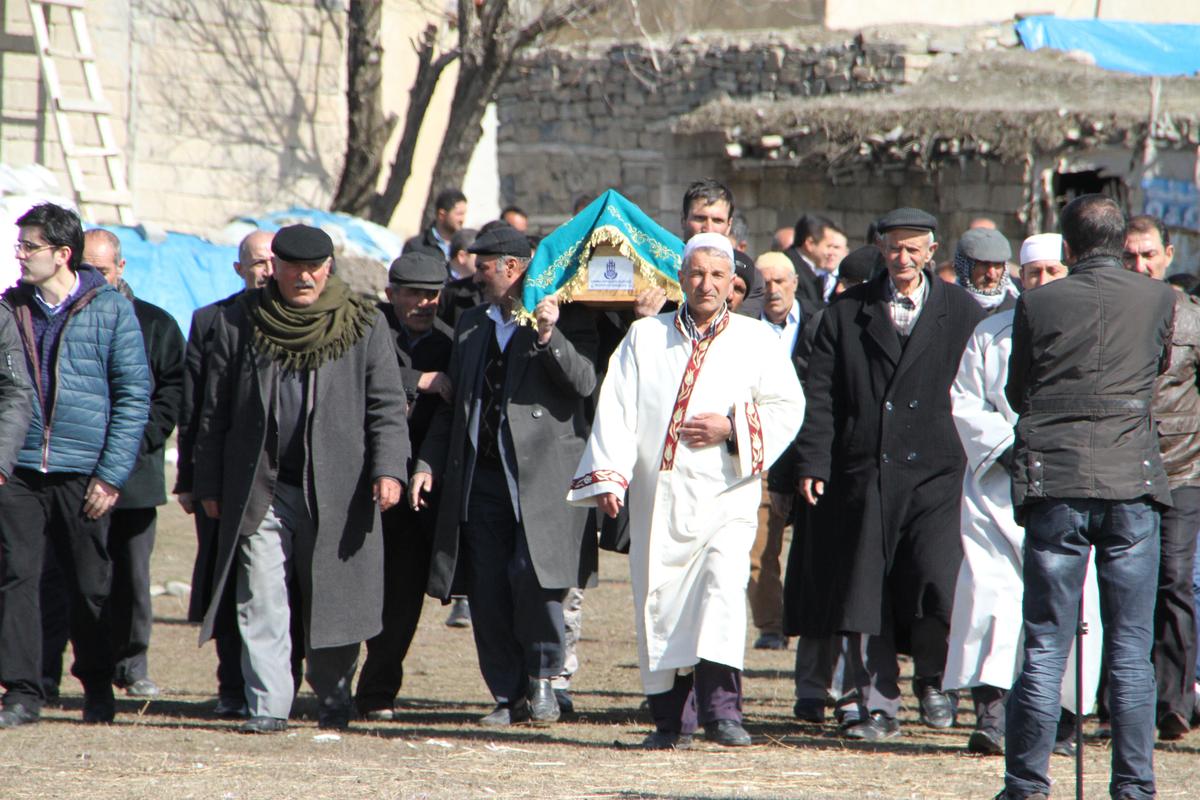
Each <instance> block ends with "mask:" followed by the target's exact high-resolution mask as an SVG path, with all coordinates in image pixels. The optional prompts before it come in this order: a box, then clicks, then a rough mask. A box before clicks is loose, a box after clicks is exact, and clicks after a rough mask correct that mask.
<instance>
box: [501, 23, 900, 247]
mask: <svg viewBox="0 0 1200 800" xmlns="http://www.w3.org/2000/svg"><path fill="white" fill-rule="evenodd" d="M906 58H907V56H906V51H905V46H904V45H903V44H900V43H896V42H885V41H870V40H866V41H864V39H863V38H862V37H853V36H850V35H847V36H846V38H844V39H839V40H836V41H829V40H828V36H826V37H825V40H824V41H822V42H819V43H809V44H805V43H803V41H802V38H801V37H799V36H790V35H781V34H773V35H769V36H762V37H758V38H742V39H725V38H704V39H684V40H682V41H680V42H679V43H677V44H676V45H674V46H672V47H671V48H670V49H669V50H652V49H649V48H647V47H645V46H643V45H636V44H635V45H629V44H607V45H600V44H596V45H590V46H585V45H580V46H574V47H571V48H565V47H564V48H544V49H540V50H536V51H533V52H531V53H529V54H527V55H525V56H524V57H523V58H521V59H520V60H519V61H518V62H517V63H516V64H515V65H514V67H513V69H512V71H511V72H510V74H509V76H508V78H507V80H506V81H505V83H504V84H503V86H502V88H501V90H500V92H499V93H498V97H497V111H498V115H499V121H500V129H499V140H498V152H499V167H500V190H501V195H502V198H501V199H502V202H506V203H517V204H518V205H521V206H523V207H525V208H526V209H527V210H528V211H529V212H530V214H531V216H532V221H533V223H534V224H535V226H538V227H541V228H546V229H548V228H552V227H553V226H555V225H557V224H558V223H560V222H562V221H563V220H564V219H565V218H566V217H568V216H569V215H570V210H571V203H572V200H573V199H574V198H575V197H577V196H579V195H581V194H589V195H592V196H594V195H596V194H598V193H599V192H601V191H603V190H604V189H607V188H610V187H613V188H617V189H618V190H619V191H621V192H622V194H625V195H626V196H627V197H629V198H630V199H631V200H633V201H634V202H636V203H637V204H638V205H640V206H641V207H642V208H643V209H645V210H646V211H647V213H649V214H651V215H652V216H654V217H655V218H656V219H658V220H659V222H661V223H662V224H664V225H667V226H668V227H670V228H672V229H674V228H677V227H678V220H679V216H680V209H679V204H680V201H681V199H682V197H683V192H684V189H685V187H686V186H687V184H688V183H690V182H691V181H693V180H695V179H697V178H701V177H704V176H706V175H711V174H713V173H714V172H715V171H717V170H718V169H719V168H720V167H721V165H722V162H723V161H724V158H723V156H721V157H714V152H713V150H712V147H711V143H706V142H703V141H689V140H686V139H683V138H682V137H677V136H676V135H675V134H674V133H672V124H673V121H674V120H675V119H677V118H678V117H680V116H681V115H683V114H686V113H687V112H689V111H692V110H694V109H696V108H698V107H699V106H701V105H703V104H705V103H707V102H709V101H710V100H715V99H718V98H721V97H731V98H755V97H757V98H763V99H764V100H767V101H771V100H778V99H785V98H789V97H795V96H815V95H822V94H828V93H832V92H849V91H873V90H877V89H879V88H881V87H884V86H887V85H890V84H895V83H899V82H902V81H904V80H905V78H906V70H908V69H909V68H908V66H907V64H906ZM716 152H718V153H723V148H722V149H720V150H717V151H716ZM768 191H769V190H768ZM740 203H741V201H740V200H739V204H740ZM763 219H765V217H763ZM751 227H752V228H754V227H755V226H754V224H753V222H752V224H751Z"/></svg>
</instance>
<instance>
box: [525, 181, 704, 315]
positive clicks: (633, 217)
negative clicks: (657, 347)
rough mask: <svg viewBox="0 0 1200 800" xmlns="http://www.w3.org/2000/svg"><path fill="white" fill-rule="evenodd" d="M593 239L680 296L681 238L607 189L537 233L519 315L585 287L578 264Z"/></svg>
mask: <svg viewBox="0 0 1200 800" xmlns="http://www.w3.org/2000/svg"><path fill="white" fill-rule="evenodd" d="M598 245H610V246H612V247H615V248H617V250H618V251H620V253H621V255H623V256H625V257H626V258H628V259H629V260H630V261H632V262H633V264H634V268H635V269H636V270H637V272H638V273H639V274H640V275H641V276H642V278H644V279H645V280H646V281H647V282H648V283H649V284H650V285H652V286H659V287H661V288H662V289H663V290H665V291H666V293H667V297H668V298H669V299H671V300H674V301H676V302H678V301H680V300H682V298H683V295H682V293H681V292H680V289H679V266H680V262H681V260H682V257H683V241H682V240H681V239H680V238H679V237H678V236H676V235H675V234H673V233H671V232H670V231H668V230H667V229H666V228H664V227H662V226H661V225H659V224H658V223H657V222H655V221H654V220H652V219H650V217H648V216H647V215H646V213H645V212H644V211H642V210H641V209H640V208H638V207H637V206H636V205H634V204H633V203H631V202H630V201H629V200H627V199H626V198H624V197H622V196H621V194H620V193H619V192H617V191H616V190H615V189H609V190H608V191H606V192H605V193H604V194H602V195H600V196H599V197H597V198H596V199H595V200H593V201H592V202H591V203H590V204H589V205H588V206H587V208H585V209H583V210H582V211H580V212H579V213H578V214H577V215H576V216H575V217H573V218H572V219H570V220H568V221H567V222H564V223H563V224H562V225H560V226H559V227H558V228H557V229H556V230H555V231H554V233H551V234H550V235H549V236H547V237H546V238H545V239H542V241H541V243H540V244H539V245H538V248H537V252H536V253H535V254H534V256H533V260H532V261H531V262H530V264H529V271H528V272H527V273H526V275H525V286H524V291H523V292H522V294H521V307H520V308H518V309H517V316H518V318H519V319H523V320H526V321H531V320H532V319H533V310H534V309H535V308H536V307H537V304H538V303H539V302H541V300H542V298H543V297H546V296H548V295H557V296H558V298H559V300H561V301H563V302H570V301H571V299H572V298H573V297H574V295H575V294H576V293H577V292H582V291H586V290H587V276H586V273H585V271H584V270H583V269H582V267H583V266H584V265H586V264H587V263H588V261H589V259H590V258H591V255H592V250H593V249H595V248H596V247H597V246H598Z"/></svg>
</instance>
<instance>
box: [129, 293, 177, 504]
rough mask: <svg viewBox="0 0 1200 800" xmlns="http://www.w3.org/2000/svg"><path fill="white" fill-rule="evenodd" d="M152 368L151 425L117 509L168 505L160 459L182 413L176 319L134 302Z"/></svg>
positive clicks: (148, 304) (144, 304)
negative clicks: (166, 503)
mask: <svg viewBox="0 0 1200 800" xmlns="http://www.w3.org/2000/svg"><path fill="white" fill-rule="evenodd" d="M133 311H134V313H135V314H136V315H137V320H138V325H140V326H141V328H142V339H143V341H144V342H145V345H146V362H147V363H148V364H149V365H150V419H149V420H148V421H147V422H146V430H145V431H144V432H143V433H142V447H141V450H139V451H138V457H137V463H136V464H135V465H134V467H133V472H132V473H130V475H129V480H127V481H126V482H125V486H124V487H122V489H121V497H120V499H118V500H117V508H153V507H154V506H160V505H162V504H163V503H165V502H167V485H166V478H165V477H164V475H163V469H164V464H163V455H164V451H165V449H166V444H167V437H168V436H170V435H171V431H173V430H175V425H176V424H177V423H178V421H179V418H180V412H181V411H182V407H183V393H184V386H183V383H184V366H183V334H181V333H180V332H179V326H178V325H177V324H176V323H175V319H174V318H173V317H172V316H171V315H170V314H168V313H167V312H166V311H163V310H162V309H161V308H159V307H158V306H156V305H153V304H152V303H147V302H145V301H144V300H138V299H137V298H133Z"/></svg>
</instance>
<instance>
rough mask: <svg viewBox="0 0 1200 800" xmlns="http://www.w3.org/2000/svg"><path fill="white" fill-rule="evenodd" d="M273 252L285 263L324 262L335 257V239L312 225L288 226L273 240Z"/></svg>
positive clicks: (281, 229)
mask: <svg viewBox="0 0 1200 800" xmlns="http://www.w3.org/2000/svg"><path fill="white" fill-rule="evenodd" d="M271 252H272V253H274V254H275V255H277V256H279V257H280V258H282V259H283V260H284V261H292V262H296V263H308V262H312V261H324V260H325V259H327V258H329V257H330V256H331V255H333V239H330V238H329V234H328V233H326V232H325V231H323V230H321V229H320V228H314V227H312V226H311V225H287V226H285V227H283V228H280V229H279V231H278V232H277V233H276V234H275V238H274V239H272V240H271Z"/></svg>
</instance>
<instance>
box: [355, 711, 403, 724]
mask: <svg viewBox="0 0 1200 800" xmlns="http://www.w3.org/2000/svg"><path fill="white" fill-rule="evenodd" d="M358 714H359V716H360V717H362V718H363V719H365V720H367V721H368V722H392V721H394V720H396V719H397V715H396V709H394V708H372V709H371V710H370V711H360V712H358Z"/></svg>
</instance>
